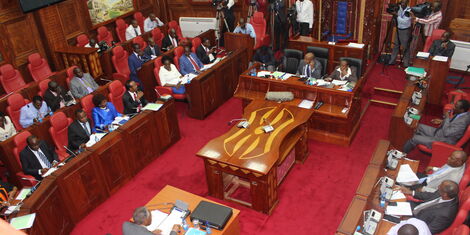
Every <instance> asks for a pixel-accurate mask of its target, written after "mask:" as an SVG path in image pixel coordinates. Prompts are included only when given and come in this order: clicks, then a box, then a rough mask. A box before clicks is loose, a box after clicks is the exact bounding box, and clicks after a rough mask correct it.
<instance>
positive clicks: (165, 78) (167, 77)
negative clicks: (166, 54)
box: [158, 64, 181, 86]
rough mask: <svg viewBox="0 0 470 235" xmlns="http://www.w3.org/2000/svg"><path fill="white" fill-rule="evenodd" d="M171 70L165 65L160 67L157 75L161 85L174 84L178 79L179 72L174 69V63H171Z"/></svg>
mask: <svg viewBox="0 0 470 235" xmlns="http://www.w3.org/2000/svg"><path fill="white" fill-rule="evenodd" d="M170 68H171V71H168V70H167V69H166V68H165V66H163V65H162V66H161V67H160V72H158V76H159V77H160V82H161V83H162V84H161V85H162V86H176V85H177V84H178V83H179V82H180V81H181V79H180V77H181V73H180V72H179V71H178V69H176V66H175V65H174V64H171V67H170Z"/></svg>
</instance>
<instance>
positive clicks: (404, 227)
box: [387, 218, 432, 235]
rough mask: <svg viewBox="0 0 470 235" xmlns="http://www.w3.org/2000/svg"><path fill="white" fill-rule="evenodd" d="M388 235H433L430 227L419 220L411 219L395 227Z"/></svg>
mask: <svg viewBox="0 0 470 235" xmlns="http://www.w3.org/2000/svg"><path fill="white" fill-rule="evenodd" d="M387 235H432V234H431V231H429V228H428V225H427V224H426V223H425V222H424V221H422V220H419V219H416V218H410V219H408V220H403V221H401V222H400V223H399V224H397V225H395V226H393V227H392V228H391V229H390V230H389V231H388V232H387Z"/></svg>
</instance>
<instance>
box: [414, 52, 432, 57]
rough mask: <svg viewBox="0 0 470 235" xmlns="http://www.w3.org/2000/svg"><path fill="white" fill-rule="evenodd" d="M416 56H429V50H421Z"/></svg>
mask: <svg viewBox="0 0 470 235" xmlns="http://www.w3.org/2000/svg"><path fill="white" fill-rule="evenodd" d="M416 57H421V58H429V52H423V51H420V52H418V53H417V54H416Z"/></svg>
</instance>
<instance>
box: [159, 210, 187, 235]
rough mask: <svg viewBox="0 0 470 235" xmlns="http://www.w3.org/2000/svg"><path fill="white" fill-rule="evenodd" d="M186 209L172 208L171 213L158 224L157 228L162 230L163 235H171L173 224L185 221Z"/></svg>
mask: <svg viewBox="0 0 470 235" xmlns="http://www.w3.org/2000/svg"><path fill="white" fill-rule="evenodd" d="M184 215H185V212H184V211H179V210H172V211H171V213H170V215H168V217H166V218H165V219H164V220H163V221H162V222H161V223H160V225H159V226H158V228H157V229H159V230H161V231H162V235H169V234H170V232H171V229H172V228H173V225H175V224H180V225H181V223H182V222H183V217H184Z"/></svg>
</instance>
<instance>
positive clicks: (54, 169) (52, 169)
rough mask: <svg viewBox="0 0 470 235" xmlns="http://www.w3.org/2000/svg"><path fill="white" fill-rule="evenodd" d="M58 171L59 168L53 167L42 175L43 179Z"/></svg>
mask: <svg viewBox="0 0 470 235" xmlns="http://www.w3.org/2000/svg"><path fill="white" fill-rule="evenodd" d="M57 169H59V168H57V167H51V168H49V170H48V171H47V172H46V173H45V174H44V175H42V177H43V178H46V177H48V176H49V175H51V174H52V173H54V171H56V170H57Z"/></svg>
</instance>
